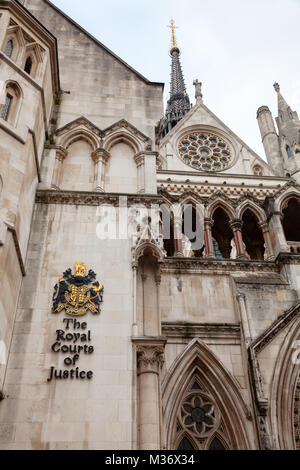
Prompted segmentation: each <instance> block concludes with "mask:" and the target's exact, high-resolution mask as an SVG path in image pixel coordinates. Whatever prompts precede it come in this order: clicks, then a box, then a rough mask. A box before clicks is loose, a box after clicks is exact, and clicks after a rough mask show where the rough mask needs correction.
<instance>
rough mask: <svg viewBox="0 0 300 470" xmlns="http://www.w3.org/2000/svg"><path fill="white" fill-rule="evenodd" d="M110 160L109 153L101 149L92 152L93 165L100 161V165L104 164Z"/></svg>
mask: <svg viewBox="0 0 300 470" xmlns="http://www.w3.org/2000/svg"><path fill="white" fill-rule="evenodd" d="M109 158H110V153H109V152H107V150H105V149H103V148H98V149H96V150H94V152H93V153H92V159H93V160H94V163H98V162H100V161H102V163H106V162H107V161H108V160H109Z"/></svg>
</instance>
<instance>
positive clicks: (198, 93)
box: [193, 78, 203, 101]
mask: <svg viewBox="0 0 300 470" xmlns="http://www.w3.org/2000/svg"><path fill="white" fill-rule="evenodd" d="M193 85H194V87H195V98H196V100H197V101H198V100H200V101H202V98H203V95H202V82H199V80H198V78H197V79H196V80H194V82H193Z"/></svg>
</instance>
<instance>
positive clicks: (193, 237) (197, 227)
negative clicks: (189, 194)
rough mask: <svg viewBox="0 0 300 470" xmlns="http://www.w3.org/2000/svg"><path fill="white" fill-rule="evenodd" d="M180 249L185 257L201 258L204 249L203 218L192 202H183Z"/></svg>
mask: <svg viewBox="0 0 300 470" xmlns="http://www.w3.org/2000/svg"><path fill="white" fill-rule="evenodd" d="M182 233H183V235H182V249H183V256H184V257H185V258H193V257H195V258H202V256H203V251H204V241H203V238H204V237H203V218H202V219H201V217H200V214H199V212H198V211H197V210H196V208H195V206H194V204H185V205H184V211H183V217H182Z"/></svg>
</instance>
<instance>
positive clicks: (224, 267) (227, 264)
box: [161, 258, 280, 274]
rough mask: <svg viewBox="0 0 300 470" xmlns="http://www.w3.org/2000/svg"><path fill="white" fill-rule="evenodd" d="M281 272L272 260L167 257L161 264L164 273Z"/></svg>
mask: <svg viewBox="0 0 300 470" xmlns="http://www.w3.org/2000/svg"><path fill="white" fill-rule="evenodd" d="M245 271H248V272H255V273H257V272H261V273H279V271H280V268H279V266H278V265H277V264H276V263H274V262H271V261H252V260H225V259H223V260H217V259H211V258H166V259H165V260H164V262H163V263H162V265H161V272H162V273H177V274H179V273H197V274H198V273H201V272H212V273H213V274H226V273H230V272H245Z"/></svg>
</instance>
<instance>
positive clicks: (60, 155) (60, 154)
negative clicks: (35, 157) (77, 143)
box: [56, 145, 68, 162]
mask: <svg viewBox="0 0 300 470" xmlns="http://www.w3.org/2000/svg"><path fill="white" fill-rule="evenodd" d="M67 155H68V151H67V149H65V148H64V147H62V146H61V145H59V146H58V147H56V160H58V161H60V162H62V161H63V160H64V159H65V158H66V157H67Z"/></svg>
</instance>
